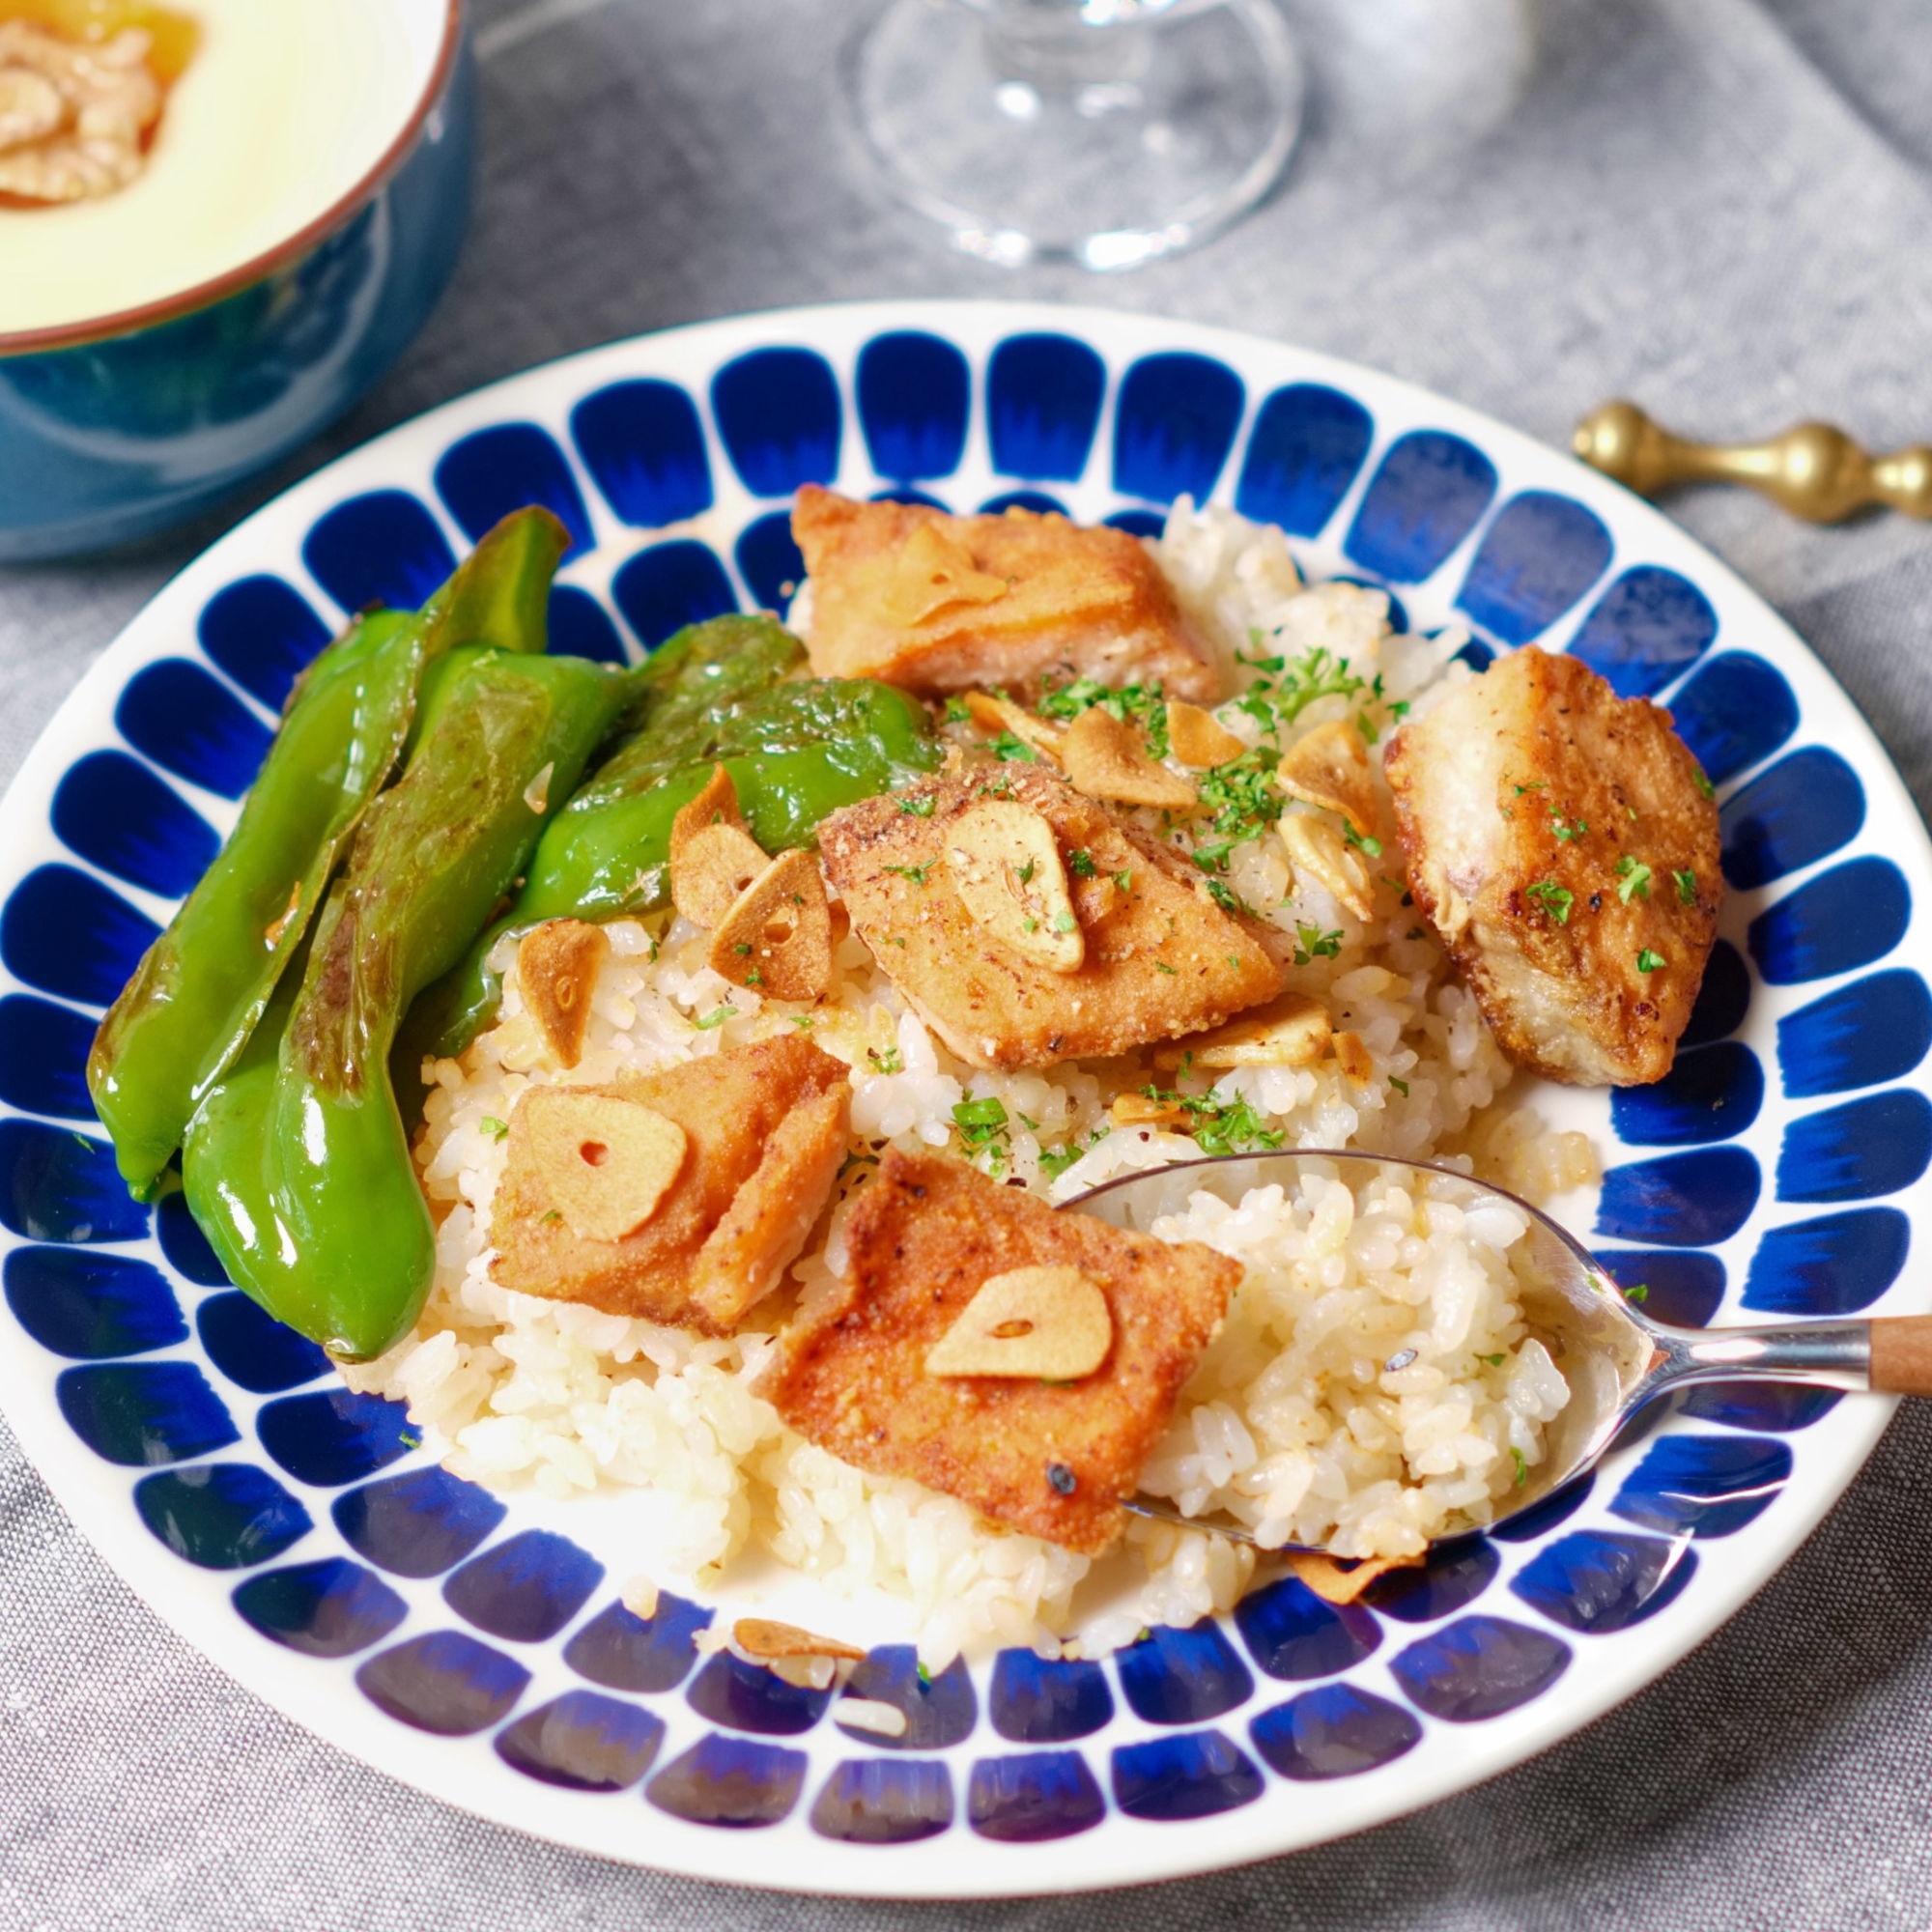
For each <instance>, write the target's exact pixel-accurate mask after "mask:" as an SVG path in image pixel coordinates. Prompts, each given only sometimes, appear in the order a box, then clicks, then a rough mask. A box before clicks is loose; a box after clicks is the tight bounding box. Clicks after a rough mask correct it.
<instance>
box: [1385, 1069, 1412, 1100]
mask: <svg viewBox="0 0 1932 1932" xmlns="http://www.w3.org/2000/svg"><path fill="white" fill-rule="evenodd" d="M1389 1085H1390V1086H1391V1087H1393V1088H1394V1089H1395V1091H1396V1092H1397V1093H1398V1094H1401V1095H1402V1097H1403V1098H1404V1099H1405V1100H1406V1099H1407V1098H1408V1082H1407V1081H1406V1080H1398V1079H1397V1078H1396V1077H1395V1075H1394V1074H1393V1073H1391V1074H1390V1075H1389Z"/></svg>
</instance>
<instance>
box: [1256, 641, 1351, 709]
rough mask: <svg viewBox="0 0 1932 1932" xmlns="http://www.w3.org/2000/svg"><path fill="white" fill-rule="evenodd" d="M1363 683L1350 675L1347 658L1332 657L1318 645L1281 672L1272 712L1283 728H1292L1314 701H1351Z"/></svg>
mask: <svg viewBox="0 0 1932 1932" xmlns="http://www.w3.org/2000/svg"><path fill="white" fill-rule="evenodd" d="M1366 683H1367V680H1366V679H1365V678H1359V677H1356V676H1355V675H1353V673H1352V672H1350V669H1349V660H1348V659H1347V658H1338V657H1335V656H1333V655H1331V654H1330V653H1329V652H1328V651H1326V650H1324V649H1323V648H1322V647H1321V645H1320V644H1318V645H1316V647H1315V648H1314V649H1313V650H1312V651H1304V652H1303V653H1302V654H1301V656H1300V657H1298V658H1296V659H1295V660H1294V662H1293V664H1291V665H1285V666H1284V667H1283V668H1282V672H1281V685H1280V688H1279V690H1278V692H1277V693H1276V696H1275V700H1274V702H1275V709H1276V711H1277V712H1279V714H1280V716H1281V722H1282V723H1283V724H1284V725H1293V723H1294V721H1295V720H1296V719H1297V718H1299V717H1300V716H1301V714H1302V713H1303V712H1304V711H1306V710H1307V709H1308V707H1309V706H1310V705H1311V704H1313V703H1315V701H1316V700H1317V699H1318V698H1322V697H1352V696H1354V695H1355V694H1356V692H1358V691H1360V690H1362V689H1363V688H1364V687H1365V685H1366Z"/></svg>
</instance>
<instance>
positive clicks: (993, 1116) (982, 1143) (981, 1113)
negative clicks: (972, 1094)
mask: <svg viewBox="0 0 1932 1932" xmlns="http://www.w3.org/2000/svg"><path fill="white" fill-rule="evenodd" d="M952 1122H953V1124H954V1125H955V1126H956V1127H957V1128H958V1129H959V1138H960V1139H961V1140H962V1141H964V1142H965V1143H966V1145H967V1146H968V1147H969V1148H971V1149H973V1150H974V1151H978V1150H979V1149H980V1148H983V1147H990V1146H991V1145H992V1143H993V1142H994V1141H996V1140H998V1139H999V1137H1000V1136H1001V1135H1002V1134H1004V1133H1005V1132H1006V1131H1007V1110H1006V1106H1005V1104H1004V1103H1003V1102H1002V1101H1001V1100H1000V1099H999V1098H998V1097H997V1096H994V1095H988V1096H987V1097H986V1098H985V1099H983V1100H961V1101H960V1102H959V1104H958V1105H957V1106H956V1107H954V1108H953V1110H952Z"/></svg>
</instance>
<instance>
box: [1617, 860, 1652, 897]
mask: <svg viewBox="0 0 1932 1932" xmlns="http://www.w3.org/2000/svg"><path fill="white" fill-rule="evenodd" d="M1617 877H1618V878H1619V879H1621V880H1622V881H1623V883H1622V884H1621V885H1620V886H1618V888H1617V896H1618V898H1620V899H1622V900H1623V902H1624V904H1625V905H1629V904H1630V902H1631V900H1632V899H1634V898H1638V899H1647V898H1649V896H1650V867H1648V866H1646V865H1645V864H1644V863H1643V861H1642V860H1641V859H1634V858H1633V857H1632V856H1631V855H1630V853H1628V852H1626V853H1625V854H1624V856H1623V857H1622V858H1621V859H1619V860H1618V861H1617Z"/></svg>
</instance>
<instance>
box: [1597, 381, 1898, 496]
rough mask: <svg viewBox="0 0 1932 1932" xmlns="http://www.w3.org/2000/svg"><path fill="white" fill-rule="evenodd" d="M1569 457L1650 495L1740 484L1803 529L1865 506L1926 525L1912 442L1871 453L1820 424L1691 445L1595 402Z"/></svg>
mask: <svg viewBox="0 0 1932 1932" xmlns="http://www.w3.org/2000/svg"><path fill="white" fill-rule="evenodd" d="M1573 446H1574V447H1575V449H1576V451H1577V455H1578V456H1580V457H1581V458H1582V459H1583V461H1584V462H1585V463H1587V464H1589V465H1590V466H1591V467H1592V468H1593V469H1601V470H1602V471H1603V472H1604V474H1605V476H1611V477H1614V478H1615V479H1616V480H1617V481H1618V482H1619V483H1622V484H1624V485H1626V486H1627V487H1628V488H1630V489H1632V490H1634V491H1635V492H1636V493H1637V495H1638V496H1639V497H1655V496H1657V495H1659V494H1660V493H1661V492H1662V491H1664V490H1672V489H1675V488H1676V487H1677V486H1678V485H1679V484H1682V483H1743V484H1746V485H1747V486H1748V487H1749V488H1750V489H1753V490H1756V491H1758V492H1759V493H1760V494H1762V495H1763V496H1766V497H1770V498H1771V499H1772V501H1773V502H1774V503H1778V504H1781V505H1782V506H1783V507H1784V508H1785V509H1787V510H1789V511H1790V512H1791V514H1792V515H1793V516H1794V517H1803V518H1804V520H1805V522H1807V523H1812V524H1836V523H1842V522H1843V521H1844V520H1845V519H1846V518H1847V517H1849V516H1851V515H1852V514H1853V513H1854V512H1855V511H1858V510H1862V509H1866V508H1869V507H1872V506H1874V505H1884V506H1886V507H1888V508H1890V509H1893V510H1902V511H1903V512H1904V513H1905V514H1906V515H1907V516H1908V517H1921V518H1932V448H1927V447H1926V445H1925V444H1923V443H1914V444H1913V445H1912V447H1911V448H1910V449H1901V450H1897V451H1895V452H1894V453H1893V454H1891V455H1889V456H1871V455H1868V454H1867V453H1866V452H1865V451H1864V450H1862V449H1861V448H1860V447H1859V445H1858V444H1857V443H1855V442H1854V441H1853V440H1851V438H1850V437H1848V436H1847V435H1846V434H1845V433H1844V431H1843V430H1840V429H1833V427H1832V425H1831V424H1830V423H1821V422H1805V423H1800V424H1798V426H1797V427H1796V428H1795V429H1788V430H1786V431H1785V432H1784V434H1783V435H1782V436H1777V437H1773V438H1772V439H1771V440H1770V441H1769V442H1747V443H1737V444H1734V445H1732V446H1730V447H1728V448H1727V447H1724V446H1722V445H1719V444H1716V443H1708V442H1691V441H1690V440H1688V439H1686V438H1684V437H1680V436H1673V435H1672V434H1671V433H1670V432H1669V431H1668V430H1667V429H1664V428H1662V426H1661V425H1660V424H1658V423H1655V422H1653V421H1652V420H1651V419H1650V417H1649V416H1647V415H1646V414H1644V412H1642V411H1641V410H1640V409H1638V408H1637V406H1636V405H1635V404H1634V403H1627V402H1614V403H1605V404H1604V406H1603V407H1602V408H1601V409H1597V410H1593V411H1592V412H1590V413H1589V414H1588V415H1587V416H1585V417H1584V418H1583V420H1582V421H1581V422H1579V423H1578V424H1577V434H1576V437H1575V438H1574V439H1573Z"/></svg>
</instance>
